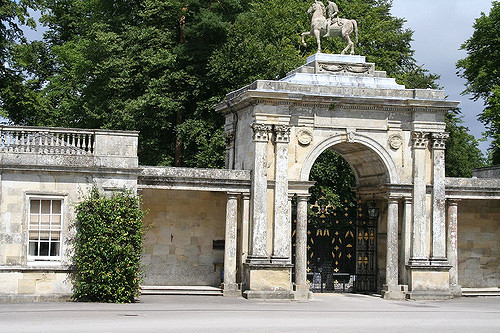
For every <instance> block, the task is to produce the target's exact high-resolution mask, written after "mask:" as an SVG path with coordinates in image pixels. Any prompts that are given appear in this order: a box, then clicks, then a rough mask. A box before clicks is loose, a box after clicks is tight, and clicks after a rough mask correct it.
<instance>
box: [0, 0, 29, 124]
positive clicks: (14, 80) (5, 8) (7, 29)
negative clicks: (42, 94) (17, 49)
mask: <svg viewBox="0 0 500 333" xmlns="http://www.w3.org/2000/svg"><path fill="white" fill-rule="evenodd" d="M29 8H36V4H35V2H34V1H32V0H21V1H14V0H3V1H2V2H0V115H2V116H6V115H7V113H6V112H5V110H4V109H3V106H4V104H5V103H6V101H5V94H6V93H7V90H9V89H12V87H14V86H17V87H19V86H20V85H22V78H21V77H20V75H18V73H16V72H15V71H14V70H12V68H11V66H12V65H13V62H12V58H11V51H12V48H13V47H14V46H15V45H16V43H19V42H22V41H25V38H24V35H23V31H22V30H21V25H27V26H30V27H32V28H33V27H35V21H34V20H33V19H32V18H31V17H30V16H29V13H28V9H29Z"/></svg>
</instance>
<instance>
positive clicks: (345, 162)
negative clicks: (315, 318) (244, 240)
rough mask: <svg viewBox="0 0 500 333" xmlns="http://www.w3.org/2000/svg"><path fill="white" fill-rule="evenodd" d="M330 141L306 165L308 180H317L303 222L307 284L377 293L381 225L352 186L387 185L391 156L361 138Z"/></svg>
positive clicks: (315, 288)
mask: <svg viewBox="0 0 500 333" xmlns="http://www.w3.org/2000/svg"><path fill="white" fill-rule="evenodd" d="M365 140H366V141H368V140H367V139H365ZM327 142H328V141H327ZM329 143H330V144H329V145H327V144H323V145H321V144H320V145H318V147H319V149H316V151H313V152H312V153H311V154H310V156H309V158H311V160H309V161H306V162H309V163H310V162H311V161H312V163H311V165H310V166H307V165H306V166H305V168H306V167H307V168H309V170H308V171H309V173H308V180H312V181H315V183H316V184H315V185H314V186H313V187H312V188H311V197H310V200H309V209H308V226H307V230H308V241H307V242H308V243H307V244H308V246H307V249H308V251H307V259H308V261H307V265H308V267H307V271H308V273H307V276H308V280H309V281H310V287H311V290H312V291H313V292H339V291H340V292H357V293H370V292H378V291H379V285H378V280H379V278H380V276H379V275H380V267H381V266H380V263H379V262H378V258H379V256H378V252H379V245H380V244H379V242H378V229H379V227H381V228H382V226H381V225H380V223H379V221H380V220H379V219H378V216H376V217H373V216H370V214H368V206H369V205H368V202H361V201H359V200H358V199H359V198H358V197H357V194H356V192H355V191H353V188H354V187H357V188H358V189H360V188H367V187H368V188H369V187H374V186H378V185H383V184H387V183H390V182H391V179H394V175H391V170H390V168H391V166H390V164H389V166H387V165H388V163H387V161H390V162H392V160H390V159H388V156H383V155H382V156H381V154H380V150H378V151H376V150H375V149H374V148H372V147H370V146H369V145H367V144H365V143H363V142H359V141H358V142H345V141H340V140H338V141H336V142H335V141H334V140H330V142H329ZM313 158H314V160H312V159H313ZM370 200H373V199H370ZM372 204H373V207H375V205H376V204H375V203H374V202H371V203H370V206H371V205H372ZM377 211H378V209H377ZM382 229H384V228H382ZM381 257H383V256H381Z"/></svg>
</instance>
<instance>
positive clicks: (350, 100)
mask: <svg viewBox="0 0 500 333" xmlns="http://www.w3.org/2000/svg"><path fill="white" fill-rule="evenodd" d="M457 105H458V103H457V102H453V101H448V100H447V99H446V98H445V93H444V92H443V91H437V90H418V89H406V88H405V87H404V86H401V85H398V84H397V83H396V82H395V80H394V79H391V78H387V77H386V76H385V73H384V72H380V71H376V70H375V64H373V63H367V62H366V61H365V59H364V57H361V56H340V55H327V54H321V53H318V54H315V55H313V56H311V57H309V58H308V60H307V62H306V64H305V65H304V66H301V67H299V68H297V69H296V70H294V71H292V72H290V73H289V74H288V75H287V77H285V78H284V79H281V80H279V81H256V82H254V83H252V84H251V85H249V86H247V87H244V88H242V89H240V90H237V91H234V92H232V93H230V94H228V95H227V97H226V100H225V101H224V102H222V103H220V104H218V105H217V106H216V109H217V110H218V111H219V112H222V113H223V114H224V115H225V117H226V125H225V130H226V139H227V147H226V169H224V170H217V169H189V168H172V167H148V166H140V165H138V161H137V140H138V137H137V133H133V132H110V131H98V130H90V131H81V130H71V129H51V128H23V127H3V128H2V129H1V131H2V135H1V139H2V145H1V147H0V149H1V151H0V154H1V156H0V168H1V187H0V195H1V197H0V213H1V216H2V217H1V219H0V296H1V297H3V298H4V299H18V298H25V299H36V298H40V297H44V298H45V297H67V296H68V295H69V294H70V293H71V282H70V281H69V280H68V277H67V276H68V272H69V270H70V262H69V261H68V258H69V253H70V251H71V237H72V232H73V230H72V228H71V221H72V219H73V218H74V211H73V207H74V203H76V202H78V201H79V200H80V198H81V196H82V194H85V193H86V191H87V190H88V188H90V187H91V186H92V185H94V184H95V185H96V186H98V187H99V188H100V189H101V190H102V191H105V192H106V191H115V190H118V189H121V188H123V187H127V188H130V189H133V190H137V192H138V193H139V194H141V195H142V196H143V200H144V208H146V209H148V210H149V214H148V215H147V217H146V219H145V224H146V226H147V233H146V238H145V243H144V254H143V261H144V264H145V265H144V266H145V280H144V284H145V285H148V286H153V287H155V286H156V287H161V286H215V287H218V286H220V285H221V283H222V292H223V294H224V295H226V296H244V297H247V298H272V299H276V298H285V299H307V298H308V297H309V296H310V284H311V281H310V279H309V278H308V275H307V272H308V270H309V265H310V263H309V262H308V258H307V257H308V251H307V247H308V245H307V244H308V241H310V240H309V238H310V237H309V236H308V232H310V228H308V219H307V216H308V214H307V209H308V203H307V200H308V197H309V188H310V187H311V186H312V185H313V183H312V182H311V181H310V180H309V174H310V171H311V168H312V166H313V164H314V162H315V161H316V159H317V158H318V157H319V156H320V155H321V153H323V152H324V151H325V150H328V149H331V150H334V151H335V152H337V153H339V154H340V155H341V156H342V157H343V158H344V159H345V160H346V161H347V162H348V163H349V165H350V166H351V167H352V169H353V171H354V174H355V177H356V184H357V186H356V189H355V190H356V193H357V196H358V197H359V199H360V200H361V201H362V202H366V203H368V202H369V203H370V204H372V205H376V206H377V207H378V209H379V211H380V214H379V217H378V219H377V221H376V223H377V229H376V230H377V237H376V242H377V246H376V248H377V255H378V260H377V277H378V281H379V283H378V289H379V290H380V291H381V292H382V294H383V297H384V298H387V299H404V298H412V299H443V298H451V297H453V296H459V295H461V293H462V288H498V287H499V286H500V273H499V272H500V259H499V252H500V231H499V230H500V228H499V225H500V201H499V199H500V179H499V177H496V176H495V174H494V173H491V172H489V173H488V172H483V173H481V172H478V173H477V177H476V178H471V179H459V178H446V177H445V173H444V149H445V142H446V138H447V133H445V123H444V117H445V112H446V111H447V110H449V109H452V108H455V107H456V106H457ZM486 177H490V178H486ZM492 177H493V178H492ZM494 177H496V178H494ZM292 211H294V212H295V211H296V228H293V229H294V230H293V231H292V224H293V223H294V222H293V221H292ZM292 249H294V251H292ZM293 254H294V255H295V257H294V258H293ZM464 290H465V289H464Z"/></svg>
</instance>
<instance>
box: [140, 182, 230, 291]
mask: <svg viewBox="0 0 500 333" xmlns="http://www.w3.org/2000/svg"><path fill="white" fill-rule="evenodd" d="M140 194H141V195H142V196H143V200H144V204H143V208H144V209H147V210H149V213H148V214H147V215H146V218H145V221H144V223H145V227H146V230H147V231H146V236H145V241H144V254H143V263H144V266H145V279H144V282H143V284H144V285H212V286H219V285H220V283H221V270H222V267H223V263H224V249H223V248H222V249H220V250H214V249H213V241H214V240H223V239H224V231H225V220H226V194H225V193H223V192H220V193H219V192H204V191H178V190H160V189H143V190H141V191H140Z"/></svg>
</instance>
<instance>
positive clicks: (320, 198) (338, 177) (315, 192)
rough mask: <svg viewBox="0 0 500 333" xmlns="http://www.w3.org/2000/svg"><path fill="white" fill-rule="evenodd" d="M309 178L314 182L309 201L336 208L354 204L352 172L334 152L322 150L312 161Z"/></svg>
mask: <svg viewBox="0 0 500 333" xmlns="http://www.w3.org/2000/svg"><path fill="white" fill-rule="evenodd" d="M309 179H310V180H312V181H315V182H316V184H315V185H314V186H313V187H312V188H311V198H310V199H309V202H310V203H315V202H318V203H319V204H320V205H323V206H328V205H330V206H333V207H337V208H341V207H352V206H353V205H355V204H356V195H355V193H354V192H353V191H352V188H353V187H355V186H356V180H355V178H354V173H353V171H352V169H351V166H350V165H349V164H348V163H347V162H346V160H345V159H344V158H343V157H342V156H340V155H339V154H337V153H336V152H334V151H332V150H326V151H324V152H323V153H322V154H321V155H320V156H319V157H318V159H317V160H316V161H315V162H314V164H313V167H312V168H311V174H310V176H309ZM310 213H312V212H310Z"/></svg>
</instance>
